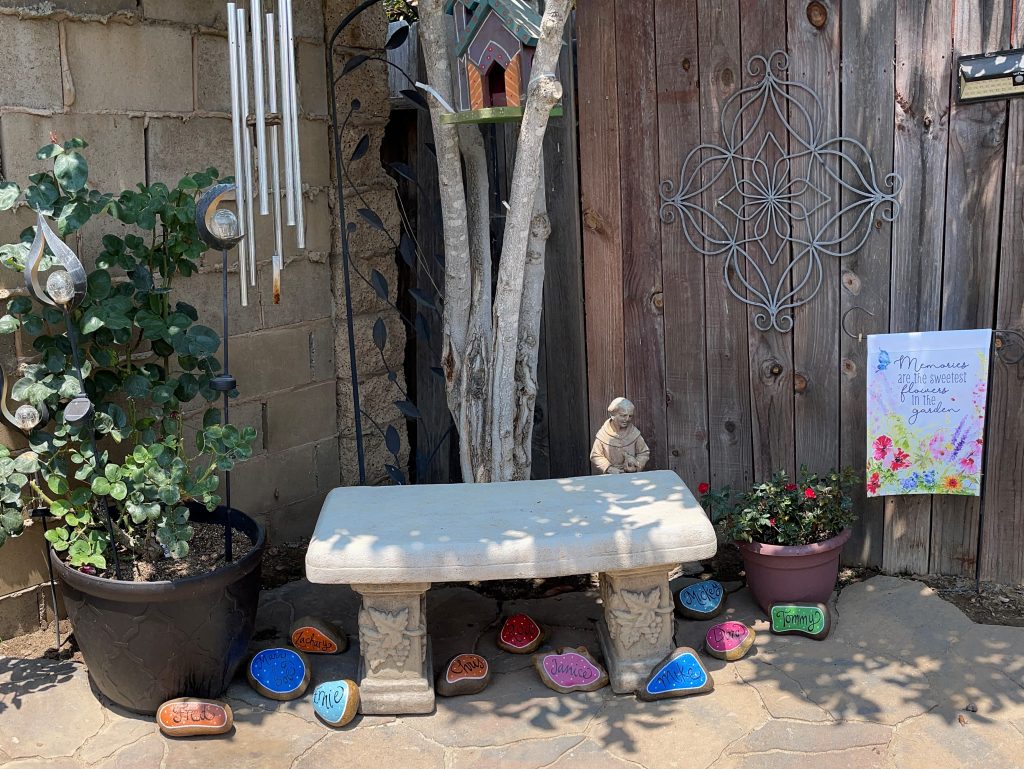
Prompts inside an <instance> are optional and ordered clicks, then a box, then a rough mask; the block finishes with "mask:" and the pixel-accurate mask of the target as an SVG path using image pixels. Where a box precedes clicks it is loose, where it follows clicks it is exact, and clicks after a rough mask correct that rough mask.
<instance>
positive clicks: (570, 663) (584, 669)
mask: <svg viewBox="0 0 1024 769" xmlns="http://www.w3.org/2000/svg"><path fill="white" fill-rule="evenodd" d="M533 666H534V667H535V668H536V669H537V673H538V674H539V675H540V680H541V681H543V682H544V685H545V686H547V687H548V688H551V689H554V690H555V691H556V692H561V693H562V694H568V693H569V692H593V691H596V690H598V689H600V688H601V687H602V686H607V685H608V673H607V672H605V669H604V668H603V667H601V665H600V664H598V662H597V660H595V659H594V658H593V657H591V656H590V652H588V651H587V647H586V646H577V647H576V648H575V649H574V648H572V647H564V648H562V649H559V650H558V651H557V652H545V653H543V654H534V655H533Z"/></svg>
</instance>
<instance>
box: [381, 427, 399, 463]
mask: <svg viewBox="0 0 1024 769" xmlns="http://www.w3.org/2000/svg"><path fill="white" fill-rule="evenodd" d="M384 445H385V446H386V447H387V450H388V451H390V452H391V453H392V454H394V455H396V456H397V455H398V450H399V449H400V448H401V447H402V439H401V438H400V437H399V436H398V430H396V429H395V426H394V425H388V427H387V429H386V430H385V431H384Z"/></svg>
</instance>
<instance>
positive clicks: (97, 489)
mask: <svg viewBox="0 0 1024 769" xmlns="http://www.w3.org/2000/svg"><path fill="white" fill-rule="evenodd" d="M92 491H93V493H94V494H99V495H100V496H106V495H107V494H109V493H110V481H108V480H107V479H106V478H102V477H100V478H93V481H92Z"/></svg>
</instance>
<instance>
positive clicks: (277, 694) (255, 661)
mask: <svg viewBox="0 0 1024 769" xmlns="http://www.w3.org/2000/svg"><path fill="white" fill-rule="evenodd" d="M246 673H247V674H248V677H249V683H250V684H252V688H253V689H255V690H256V691H258V692H259V693H260V694H262V695H263V696H264V697H269V698H270V699H272V700H293V699H295V698H296V697H300V696H302V693H303V692H305V691H306V687H307V686H309V663H307V662H306V658H305V656H303V654H302V653H301V652H297V651H295V650H294V649H285V648H283V647H277V648H273V649H264V650H263V651H261V652H257V653H256V655H255V656H253V658H252V660H250V661H249V667H248V668H246Z"/></svg>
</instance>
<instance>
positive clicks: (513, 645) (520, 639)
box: [498, 614, 544, 654]
mask: <svg viewBox="0 0 1024 769" xmlns="http://www.w3.org/2000/svg"><path fill="white" fill-rule="evenodd" d="M543 640H544V632H543V631H542V630H541V629H540V625H538V624H537V623H536V622H534V621H533V619H531V618H530V617H527V616H526V615H525V614H513V615H512V616H511V617H509V618H508V619H507V620H505V624H504V625H502V626H501V631H500V632H499V633H498V647H499V648H501V649H504V650H505V651H507V652H512V653H513V654H530V653H532V652H535V651H537V647H538V646H540V644H541V642H542V641H543Z"/></svg>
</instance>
